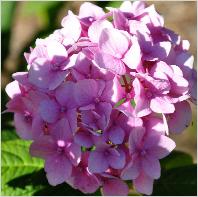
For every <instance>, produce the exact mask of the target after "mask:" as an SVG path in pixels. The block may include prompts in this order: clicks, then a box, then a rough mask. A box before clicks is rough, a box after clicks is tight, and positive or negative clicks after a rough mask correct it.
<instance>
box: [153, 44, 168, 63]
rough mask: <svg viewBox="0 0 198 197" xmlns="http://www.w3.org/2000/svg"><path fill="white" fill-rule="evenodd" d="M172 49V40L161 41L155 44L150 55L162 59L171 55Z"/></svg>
mask: <svg viewBox="0 0 198 197" xmlns="http://www.w3.org/2000/svg"><path fill="white" fill-rule="evenodd" d="M170 50H171V43H170V42H166V41H164V42H159V43H157V44H155V45H154V46H153V48H152V51H151V54H150V55H151V56H152V57H157V58H159V59H160V60H163V59H165V58H166V57H167V56H168V55H169V53H170Z"/></svg>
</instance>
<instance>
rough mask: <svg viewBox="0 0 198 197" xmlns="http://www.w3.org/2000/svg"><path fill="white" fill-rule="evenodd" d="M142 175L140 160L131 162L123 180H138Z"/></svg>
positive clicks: (124, 172) (123, 175) (123, 173)
mask: <svg viewBox="0 0 198 197" xmlns="http://www.w3.org/2000/svg"><path fill="white" fill-rule="evenodd" d="M139 174H140V162H139V160H134V161H131V162H130V163H129V164H128V165H127V166H126V167H125V168H124V170H123V171H122V173H121V178H122V179H123V180H133V179H136V178H137V177H138V176H139Z"/></svg>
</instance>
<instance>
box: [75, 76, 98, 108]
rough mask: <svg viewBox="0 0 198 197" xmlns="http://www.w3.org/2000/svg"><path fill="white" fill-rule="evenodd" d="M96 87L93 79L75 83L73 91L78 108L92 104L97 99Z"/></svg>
mask: <svg viewBox="0 0 198 197" xmlns="http://www.w3.org/2000/svg"><path fill="white" fill-rule="evenodd" d="M97 94H98V85H97V82H96V81H95V80H93V79H84V80H81V81H78V83H76V87H75V89H74V97H75V101H76V102H77V104H78V105H79V106H85V105H88V104H90V103H92V102H93V99H94V98H96V97H97Z"/></svg>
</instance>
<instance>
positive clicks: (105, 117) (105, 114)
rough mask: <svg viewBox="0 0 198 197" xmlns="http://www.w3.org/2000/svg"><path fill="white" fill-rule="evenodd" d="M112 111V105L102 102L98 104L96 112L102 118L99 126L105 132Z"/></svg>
mask: <svg viewBox="0 0 198 197" xmlns="http://www.w3.org/2000/svg"><path fill="white" fill-rule="evenodd" d="M111 111H112V106H111V104H110V103H106V102H101V103H99V104H98V106H97V109H96V112H97V113H98V114H99V115H100V116H101V117H100V118H99V119H98V121H97V124H98V126H99V128H100V129H102V130H105V129H106V128H107V126H108V124H109V121H110V115H111Z"/></svg>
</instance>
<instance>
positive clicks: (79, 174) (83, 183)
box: [73, 168, 100, 194]
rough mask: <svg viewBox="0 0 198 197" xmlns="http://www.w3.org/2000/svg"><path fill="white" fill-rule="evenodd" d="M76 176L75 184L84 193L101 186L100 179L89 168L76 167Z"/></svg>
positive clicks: (93, 190) (92, 191)
mask: <svg viewBox="0 0 198 197" xmlns="http://www.w3.org/2000/svg"><path fill="white" fill-rule="evenodd" d="M73 173H74V174H75V177H74V183H73V185H74V186H75V187H77V188H78V189H79V190H80V191H82V192H83V193H85V194H87V193H94V192H95V191H96V190H97V189H98V187H99V186H100V184H99V180H98V179H97V177H96V176H95V175H94V174H91V173H90V172H89V171H88V170H87V169H83V171H81V170H80V169H78V168H77V169H74V172H73Z"/></svg>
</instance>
